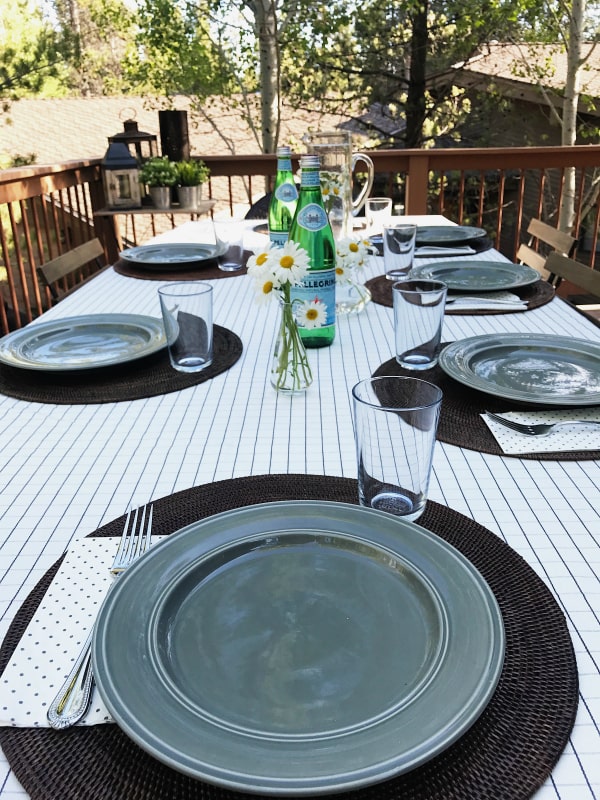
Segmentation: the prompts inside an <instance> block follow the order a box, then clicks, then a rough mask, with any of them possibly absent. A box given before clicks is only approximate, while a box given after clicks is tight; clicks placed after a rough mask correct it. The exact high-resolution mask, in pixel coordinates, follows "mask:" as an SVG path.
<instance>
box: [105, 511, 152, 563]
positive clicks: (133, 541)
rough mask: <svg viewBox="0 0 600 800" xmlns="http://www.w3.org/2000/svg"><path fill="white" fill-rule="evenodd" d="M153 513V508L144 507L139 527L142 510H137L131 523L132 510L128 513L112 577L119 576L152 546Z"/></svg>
mask: <svg viewBox="0 0 600 800" xmlns="http://www.w3.org/2000/svg"><path fill="white" fill-rule="evenodd" d="M152 511H153V507H152V506H151V505H150V506H144V507H143V509H142V512H141V519H140V521H139V525H138V517H139V512H140V509H139V508H136V510H135V513H134V515H133V521H132V522H131V525H130V521H131V515H132V509H129V511H128V512H127V517H126V519H125V527H124V528H123V533H122V534H121V541H120V542H119V548H118V550H117V554H116V556H115V560H114V562H113V565H112V567H111V569H110V571H111V574H112V575H119V574H120V573H121V572H123V571H124V570H125V569H127V567H128V566H129V565H130V564H131V563H132V562H133V561H135V560H136V559H137V558H138V557H139V556H141V555H142V553H145V552H146V550H148V549H149V547H150V544H151V538H150V537H151V533H152ZM146 512H148V514H147V516H148V520H147V521H146Z"/></svg>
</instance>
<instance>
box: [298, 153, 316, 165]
mask: <svg viewBox="0 0 600 800" xmlns="http://www.w3.org/2000/svg"><path fill="white" fill-rule="evenodd" d="M300 167H301V169H320V167H321V156H319V155H316V154H315V153H307V154H305V155H303V156H300Z"/></svg>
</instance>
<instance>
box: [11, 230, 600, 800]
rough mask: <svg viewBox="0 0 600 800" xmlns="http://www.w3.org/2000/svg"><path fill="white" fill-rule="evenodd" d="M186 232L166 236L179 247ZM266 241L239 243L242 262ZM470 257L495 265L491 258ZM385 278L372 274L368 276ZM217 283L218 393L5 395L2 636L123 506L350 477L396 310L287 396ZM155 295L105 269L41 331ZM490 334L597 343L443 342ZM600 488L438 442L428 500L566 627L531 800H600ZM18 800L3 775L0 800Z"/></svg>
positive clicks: (504, 318) (261, 346) (514, 328)
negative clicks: (542, 770) (72, 552)
mask: <svg viewBox="0 0 600 800" xmlns="http://www.w3.org/2000/svg"><path fill="white" fill-rule="evenodd" d="M426 221H436V222H437V221H438V220H437V219H434V220H430V219H427V220H426ZM189 226H193V223H186V225H184V226H181V228H179V229H177V231H176V232H175V233H173V234H170V236H171V237H180V238H181V239H182V240H185V239H187V238H189V237H190V236H191V235H193V233H192V234H190V231H192V232H193V228H190V227H189ZM261 241H264V239H263V238H262V237H261V235H260V234H255V233H253V232H252V231H251V230H249V235H248V237H247V241H246V247H252V246H253V243H256V242H261ZM477 257H478V259H480V260H481V259H483V258H485V259H486V260H490V261H494V260H496V261H502V260H503V257H502V256H501V255H500V254H499V253H498V252H497V251H495V250H489V251H487V252H486V253H484V254H479V255H478V256H477ZM381 267H382V265H381V262H380V261H379V260H378V259H373V260H372V264H371V266H370V267H369V268H368V270H367V273H366V275H365V277H366V278H368V277H372V276H374V275H376V274H378V273H379V272H380V271H381ZM213 285H214V320H215V322H216V323H218V324H219V325H222V326H224V327H226V328H228V329H230V330H232V331H233V332H234V333H236V334H237V335H238V336H239V337H240V339H241V340H242V342H243V347H244V350H243V353H242V356H241V358H240V359H239V360H238V361H237V363H235V364H234V365H233V366H232V367H231V368H230V369H229V370H227V371H226V372H224V373H222V374H220V375H218V376H216V377H215V378H214V379H213V380H210V381H207V382H205V383H201V384H199V385H197V386H193V387H190V388H186V389H184V390H182V391H179V392H172V393H169V394H164V395H159V396H155V397H149V398H145V399H140V400H135V401H127V402H119V403H103V404H90V405H74V406H69V405H53V404H46V403H43V404H42V403H29V402H24V401H20V400H16V399H13V398H9V397H5V396H0V442H1V443H2V446H1V447H0V603H1V605H0V636H3V635H4V633H5V632H6V630H7V628H8V625H9V624H10V621H11V619H12V617H13V616H14V614H15V613H16V611H17V610H18V608H19V607H20V605H21V603H22V602H23V600H24V599H25V597H26V596H27V594H28V592H29V591H30V590H31V589H32V588H33V587H34V586H35V585H36V583H37V581H38V580H39V579H40V578H41V576H42V575H43V574H44V573H45V571H46V570H47V569H48V567H49V566H50V565H51V564H53V563H54V562H55V561H56V559H57V558H58V557H59V556H60V555H61V554H62V553H63V552H64V551H65V550H66V549H67V548H68V547H69V544H70V543H71V542H72V541H74V540H75V539H77V538H80V537H83V536H85V535H86V534H88V533H89V532H90V531H93V530H95V529H96V528H98V527H99V526H100V525H102V524H104V523H106V522H108V521H110V520H112V519H114V518H116V517H118V516H120V515H121V514H122V513H123V512H124V511H125V510H126V509H127V508H128V507H129V506H130V505H131V504H134V505H137V504H142V503H145V502H147V501H148V500H151V499H156V498H160V497H163V496H166V495H170V494H172V493H173V492H176V491H178V490H183V489H186V488H188V487H191V486H195V485H199V484H206V483H210V482H213V481H218V480H223V479H228V478H235V477H239V476H247V475H261V474H267V473H273V474H281V473H306V474H317V475H320V474H321V475H332V476H342V477H356V463H355V453H354V440H353V428H352V415H351V401H350V390H351V387H352V386H353V384H354V383H356V382H357V381H358V380H360V379H362V378H365V377H367V376H369V375H370V374H372V373H373V372H374V371H375V370H376V369H377V367H378V366H380V365H381V364H382V363H384V362H385V361H387V360H389V359H390V358H391V357H392V355H393V317H392V310H391V309H390V308H386V307H384V306H379V305H376V304H374V303H371V304H369V305H368V307H367V308H366V310H365V311H364V312H363V313H361V314H360V315H358V316H353V317H344V318H340V319H339V321H338V325H337V335H336V340H335V342H334V344H333V346H332V347H329V348H325V349H322V350H312V351H310V354H309V355H310V362H311V365H312V368H313V373H314V377H315V380H314V384H313V386H312V387H311V388H310V389H309V391H308V392H307V393H306V394H305V395H304V396H295V397H291V398H290V397H284V396H281V395H279V394H277V393H276V392H275V391H274V390H273V388H272V387H271V385H270V383H269V369H270V363H271V351H272V345H273V334H274V331H275V327H276V321H277V313H278V312H277V308H276V306H275V304H273V305H269V306H266V307H265V306H262V305H257V304H256V303H255V302H254V298H253V293H252V281H251V279H250V278H249V277H247V276H245V275H241V276H238V277H236V278H233V279H230V280H217V281H214V284H213ZM156 290H157V283H156V281H151V280H148V281H145V280H139V279H133V278H128V277H124V276H122V275H118V274H116V273H115V272H114V271H113V270H107V271H105V272H103V273H102V274H100V275H99V276H98V277H97V278H96V279H95V280H93V281H91V282H90V283H89V284H87V285H85V286H84V287H82V288H81V289H80V290H79V291H78V292H76V293H74V294H73V295H71V296H69V297H67V298H65V300H63V301H62V302H61V303H60V304H59V305H58V306H57V307H55V308H54V309H52V310H51V311H50V312H48V314H47V315H46V318H47V319H51V318H59V317H66V316H72V315H79V314H93V313H108V312H115V313H126V312H135V313H138V314H149V315H152V316H155V317H159V316H160V309H159V302H158V296H157V291H156ZM497 332H532V333H539V332H543V333H555V334H561V335H565V336H573V337H579V338H583V339H588V340H593V341H600V328H598V327H596V326H594V325H593V324H592V323H591V322H589V321H588V320H587V319H586V318H585V317H584V316H583V315H581V314H578V313H577V312H575V311H574V310H573V309H572V308H570V307H569V306H568V305H566V304H565V303H564V302H563V301H561V300H559V299H554V300H552V301H551V302H550V303H549V304H547V305H545V306H543V307H541V308H539V309H536V310H532V311H528V312H526V313H515V314H502V315H473V316H469V315H464V316H463V315H453V316H447V317H446V320H445V325H444V332H443V339H444V341H452V340H456V339H460V338H464V337H468V336H474V335H478V334H485V333H497ZM599 486H600V464H599V462H598V461H594V460H587V461H551V460H545V461H536V460H524V459H518V458H514V457H513V458H507V457H503V456H496V455H487V454H484V453H479V452H475V451H472V450H466V449H461V448H459V447H457V446H454V445H449V444H443V443H439V442H438V444H437V445H436V451H435V456H434V468H433V477H432V481H431V488H430V497H431V499H433V500H435V501H437V502H438V503H442V504H445V505H447V506H449V507H450V508H452V509H455V510H457V511H459V512H461V513H463V514H465V515H467V516H469V517H471V518H473V519H474V520H476V521H477V522H478V523H480V524H481V525H484V526H485V527H487V528H488V529H490V530H491V531H493V532H494V533H495V534H497V535H498V536H499V537H501V538H502V539H503V540H504V541H506V542H507V543H508V544H509V545H510V546H511V547H512V548H514V549H515V550H516V551H517V552H518V553H520V554H521V555H522V556H523V557H524V558H525V559H526V561H527V562H528V563H529V564H530V565H531V566H532V567H533V569H534V570H535V571H536V572H537V573H538V575H539V576H540V577H541V578H542V579H543V580H544V581H545V582H546V584H547V586H548V587H549V588H550V590H551V591H552V592H553V593H554V594H555V596H556V598H557V600H558V602H559V604H560V605H561V607H562V608H563V610H564V612H565V614H566V617H567V620H568V624H569V626H570V630H571V634H572V638H573V643H574V647H575V650H576V653H577V659H578V665H579V673H580V685H581V698H580V704H579V713H578V717H577V721H576V724H575V728H574V731H573V735H572V739H571V742H570V745H569V746H568V747H567V749H566V751H565V753H564V754H563V756H562V758H561V760H560V761H559V763H558V765H557V767H556V768H555V770H554V772H553V774H552V776H551V778H550V779H549V780H548V781H547V783H546V785H545V786H544V787H543V788H542V789H541V790H540V791H539V792H538V793H537V795H536V800H549V799H550V798H562V800H587V799H588V798H596V797H599V796H600V759H599V758H598V754H599V753H600V734H599V727H600V676H599V673H598V663H599V660H600V625H599V621H598V615H599V613H600V612H599V609H600V581H599V574H600V490H599V488H598V487H599ZM23 797H26V795H25V793H24V792H23V790H22V789H21V787H20V786H19V785H18V783H17V781H16V779H15V778H14V776H13V775H12V774H11V772H10V769H9V767H8V764H7V762H6V761H5V760H0V798H1V799H2V800H17V798H23Z"/></svg>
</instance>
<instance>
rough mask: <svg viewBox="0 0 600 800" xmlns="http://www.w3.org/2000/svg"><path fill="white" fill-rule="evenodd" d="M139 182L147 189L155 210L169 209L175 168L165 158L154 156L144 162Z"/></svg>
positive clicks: (175, 175) (175, 178) (175, 174)
mask: <svg viewBox="0 0 600 800" xmlns="http://www.w3.org/2000/svg"><path fill="white" fill-rule="evenodd" d="M140 180H141V182H142V183H145V184H146V186H147V187H148V189H149V191H150V196H151V197H152V202H153V203H154V205H155V206H156V208H161V209H164V208H169V207H170V205H171V187H172V186H175V184H176V183H177V167H176V166H175V164H174V163H173V162H172V161H169V159H168V158H167V156H162V157H161V156H155V157H154V158H149V159H148V160H147V161H146V162H144V164H143V165H142V168H141V169H140Z"/></svg>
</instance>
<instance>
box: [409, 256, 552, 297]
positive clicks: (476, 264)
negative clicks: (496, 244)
mask: <svg viewBox="0 0 600 800" xmlns="http://www.w3.org/2000/svg"><path fill="white" fill-rule="evenodd" d="M411 278H421V279H423V278H426V279H428V280H434V281H441V282H442V283H445V284H446V286H447V287H448V289H451V290H453V291H463V292H492V291H496V290H499V289H516V288H517V287H519V286H529V284H532V283H536V281H539V279H540V273H539V272H538V271H537V270H535V269H532V268H531V267H528V266H526V265H525V264H502V263H498V262H497V261H461V260H460V259H453V260H452V261H438V262H436V263H435V264H423V265H422V266H418V267H414V268H413V269H412V270H411Z"/></svg>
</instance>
